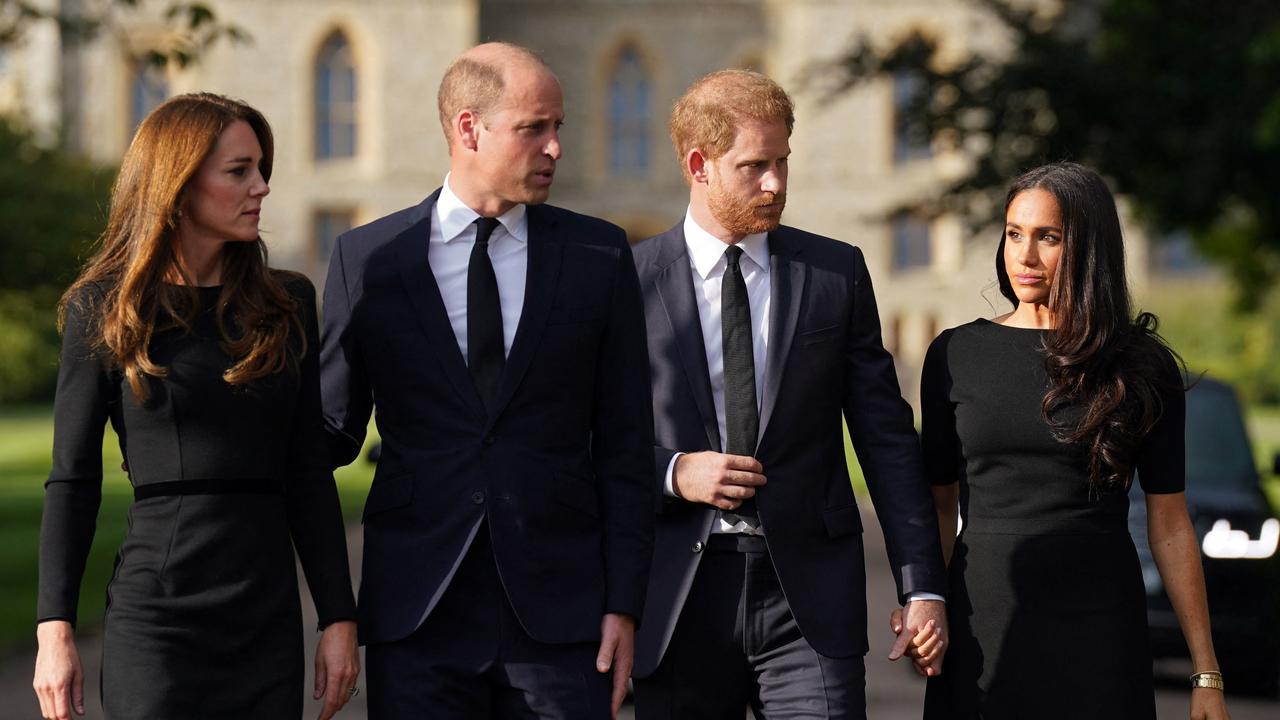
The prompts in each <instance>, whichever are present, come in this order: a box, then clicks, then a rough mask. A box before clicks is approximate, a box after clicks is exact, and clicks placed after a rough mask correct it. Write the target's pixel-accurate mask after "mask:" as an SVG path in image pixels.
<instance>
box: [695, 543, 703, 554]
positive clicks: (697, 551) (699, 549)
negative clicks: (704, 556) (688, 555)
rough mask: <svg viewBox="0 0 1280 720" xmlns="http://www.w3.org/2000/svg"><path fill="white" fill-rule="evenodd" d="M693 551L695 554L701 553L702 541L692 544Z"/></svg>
mask: <svg viewBox="0 0 1280 720" xmlns="http://www.w3.org/2000/svg"><path fill="white" fill-rule="evenodd" d="M693 551H694V552H696V553H700V552H702V541H701V540H699V541H698V542H696V543H694V544H693Z"/></svg>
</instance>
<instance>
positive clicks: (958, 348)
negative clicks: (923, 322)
mask: <svg viewBox="0 0 1280 720" xmlns="http://www.w3.org/2000/svg"><path fill="white" fill-rule="evenodd" d="M993 327H994V328H997V329H998V328H999V326H997V325H996V324H995V323H993V322H991V321H989V320H982V319H978V320H972V321H970V322H967V323H964V324H963V325H957V326H955V327H951V328H947V329H946V330H943V331H942V332H940V333H938V337H936V338H934V339H933V342H931V343H929V349H928V350H927V351H926V352H925V362H930V361H932V362H935V363H936V362H944V361H949V360H950V359H951V358H952V356H953V354H954V353H956V352H962V353H963V352H966V351H977V348H978V347H979V346H981V345H983V344H984V342H985V340H984V338H986V337H987V336H988V335H989V334H990V332H991V329H992V328H993Z"/></svg>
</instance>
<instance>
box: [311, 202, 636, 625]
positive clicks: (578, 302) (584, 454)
mask: <svg viewBox="0 0 1280 720" xmlns="http://www.w3.org/2000/svg"><path fill="white" fill-rule="evenodd" d="M438 195H439V191H438V190H437V191H436V193H434V194H432V195H431V196H430V197H428V198H427V199H426V200H425V201H423V202H422V203H421V204H420V205H418V206H416V207H412V208H409V209H406V210H402V211H400V212H397V213H395V214H393V215H389V216H387V217H385V218H382V219H380V220H378V221H375V222H373V223H371V224H369V225H365V226H363V227H359V228H356V229H354V230H351V231H350V232H347V233H345V234H343V235H342V236H341V237H340V238H338V241H337V244H336V246H335V248H334V251H333V257H332V259H331V261H330V264H329V277H328V281H327V284H326V286H325V304H324V339H323V347H322V349H321V383H322V386H323V396H324V409H325V422H326V425H327V426H328V429H329V431H330V434H331V437H332V443H331V447H330V452H331V455H332V460H333V462H334V464H335V465H345V464H347V463H349V462H351V461H352V460H353V459H354V458H355V457H356V456H357V455H358V454H359V451H360V446H361V444H362V442H363V440H364V436H365V428H366V426H367V425H368V422H369V416H370V412H371V411H372V410H373V408H374V407H375V406H376V407H377V424H378V431H379V433H380V434H381V436H382V455H381V457H380V458H379V461H378V468H377V472H376V473H375V475H374V479H373V486H372V488H371V489H370V491H369V497H368V500H367V502H366V505H365V510H364V566H363V572H362V579H361V584H360V596H359V608H360V632H361V640H362V641H363V642H366V643H369V642H373V643H380V642H390V641H394V640H398V639H401V638H404V637H406V636H408V635H409V634H411V633H412V632H413V631H414V630H415V629H416V628H417V627H418V626H419V625H420V624H421V622H422V621H423V619H425V617H426V615H427V613H428V612H429V610H430V608H431V607H432V606H433V605H434V603H435V601H436V600H437V599H438V598H439V596H440V594H441V593H442V592H443V591H444V589H445V587H446V585H447V583H448V580H449V578H450V577H451V574H452V572H453V569H454V568H455V567H456V565H457V563H458V562H460V559H461V557H462V555H463V553H465V552H466V549H467V547H468V546H469V543H470V540H471V536H472V531H473V529H474V528H475V527H476V526H477V525H478V523H479V522H480V520H481V519H482V518H483V517H486V516H487V519H488V526H489V529H490V533H491V535H492V542H493V550H494V556H495V560H496V562H497V566H498V571H499V574H500V576H501V578H502V584H503V587H504V588H505V589H506V591H507V595H508V597H509V599H510V601H511V605H512V607H513V609H514V610H515V613H516V615H517V617H519V619H520V621H521V623H522V624H523V626H524V628H525V630H526V631H527V632H528V633H529V634H530V635H531V636H532V637H533V638H535V639H537V640H540V641H543V642H553V643H565V642H586V641H592V640H596V639H598V638H599V636H600V617H601V615H602V614H603V613H606V612H618V613H626V614H629V615H632V616H634V617H636V618H637V619H638V618H639V617H640V615H641V611H642V608H643V602H644V597H645V584H646V578H647V573H648V567H649V562H650V556H651V552H652V542H653V526H654V514H655V507H656V505H657V494H656V492H655V489H654V487H653V451H652V447H653V433H652V427H653V423H652V415H651V404H650V397H649V376H648V373H649V369H648V362H647V357H646V354H645V331H644V318H643V313H642V308H641V300H640V293H639V289H638V287H637V283H636V274H635V267H634V262H633V260H632V255H631V250H630V247H629V246H628V244H627V241H626V237H625V235H624V234H623V232H622V230H621V229H619V228H617V227H615V226H613V225H610V224H608V223H606V222H604V221H601V220H597V219H594V218H590V217H586V216H583V215H578V214H575V213H571V212H568V211H566V210H561V209H559V208H554V207H550V206H547V205H537V206H530V207H529V208H528V223H529V238H528V241H529V250H528V252H529V257H528V275H527V278H528V279H527V283H526V292H525V298H524V307H523V310H522V314H521V318H520V324H519V326H518V328H517V331H516V335H515V340H514V342H513V344H512V347H511V350H510V353H509V354H508V358H507V363H506V367H505V371H504V375H503V378H502V383H501V390H500V392H499V400H498V408H497V410H496V411H495V414H494V416H493V417H489V416H488V415H487V414H486V412H485V408H484V404H483V403H482V401H481V399H480V395H479V394H478V392H477V391H476V389H475V386H474V384H473V383H472V381H471V377H470V375H469V373H468V371H467V367H466V361H465V360H464V358H463V356H462V353H461V351H460V350H459V348H458V342H457V340H456V338H455V336H454V334H453V330H452V328H451V327H450V325H449V321H448V318H447V316H446V313H445V308H444V303H443V300H442V299H441V297H440V291H439V289H438V288H437V286H436V282H435V276H434V275H433V274H432V271H431V266H430V264H429V262H428V256H427V249H428V241H429V236H430V223H431V219H432V215H433V213H432V208H433V207H434V205H435V201H436V198H437V196H438Z"/></svg>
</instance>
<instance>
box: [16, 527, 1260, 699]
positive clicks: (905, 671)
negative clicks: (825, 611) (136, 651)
mask: <svg viewBox="0 0 1280 720" xmlns="http://www.w3.org/2000/svg"><path fill="white" fill-rule="evenodd" d="M867 504H869V503H867ZM863 526H864V527H865V528H866V538H865V539H866V545H867V573H868V588H867V601H868V604H869V611H870V617H871V620H870V622H871V628H870V639H871V653H870V654H869V655H868V656H867V708H868V717H870V718H871V719H872V720H915V719H916V718H919V717H920V707H921V697H922V695H923V689H924V685H923V683H922V682H920V678H918V677H917V676H916V675H915V674H914V673H913V672H911V670H910V668H909V667H905V666H901V665H895V664H893V663H890V662H888V661H887V660H884V657H885V656H886V655H887V654H888V653H889V648H890V646H891V645H892V643H891V642H890V641H891V639H892V638H891V637H890V635H889V632H888V630H887V629H886V624H887V622H888V617H889V611H890V609H891V608H892V604H893V603H894V602H895V600H894V590H893V580H892V577H891V576H890V574H889V567H888V562H887V560H886V559H885V554H884V538H883V537H882V536H881V534H880V525H879V523H878V522H877V521H876V520H875V516H874V514H873V513H872V512H870V511H864V517H863ZM347 539H348V545H349V548H350V552H351V567H352V568H353V572H354V573H355V575H356V578H357V580H358V578H359V572H360V565H359V561H360V529H359V527H358V526H357V527H355V528H352V530H351V532H350V534H349V535H348V538H347ZM303 596H304V598H305V597H306V593H305V592H304V593H303ZM304 609H305V611H306V613H307V615H308V619H307V620H306V621H305V622H304V626H311V625H314V613H313V611H312V609H311V607H310V602H309V601H306V600H304ZM316 637H317V636H316V635H315V634H314V633H312V634H309V635H308V646H307V657H308V658H311V657H313V653H314V652H315V646H314V643H315V638H316ZM80 650H81V654H82V657H83V658H84V661H85V671H86V677H88V678H89V682H88V683H87V686H86V688H85V691H86V695H87V696H88V701H89V702H88V706H89V707H88V710H89V712H88V715H87V717H88V718H91V719H95V720H97V719H100V718H101V717H102V709H101V705H100V704H99V703H98V683H97V677H98V669H99V664H100V663H99V661H100V657H101V653H102V647H101V643H100V642H98V639H97V638H95V637H88V638H84V639H83V640H82V641H81V648H80ZM33 662H34V651H33V650H32V649H30V648H27V649H25V650H24V649H19V650H18V651H17V652H16V653H13V654H10V655H9V656H6V657H5V658H3V663H2V664H0V719H3V720H26V719H27V718H38V717H39V705H38V704H37V703H36V700H35V694H34V693H33V692H32V691H31V669H32V667H33ZM307 662H308V681H309V680H310V670H309V668H310V660H309V659H308V661H307ZM1188 695H1189V693H1188V692H1187V691H1185V690H1182V689H1180V687H1179V686H1178V685H1171V686H1170V687H1165V688H1162V689H1160V690H1159V691H1158V692H1157V705H1158V709H1159V716H1160V719H1161V720H1182V719H1183V718H1186V717H1187V698H1188ZM364 699H365V698H364V696H363V695H358V696H356V698H355V699H354V700H353V701H352V702H351V703H350V704H349V705H348V706H347V709H346V710H344V711H343V712H342V713H341V714H340V715H339V716H338V717H339V718H340V719H341V720H365V718H366V717H367V714H366V708H365V704H364ZM307 703H308V704H307V713H308V717H314V715H312V713H316V712H319V704H318V703H315V702H313V701H311V700H310V698H309V697H308V700H307ZM1230 703H1231V716H1232V718H1233V719H1234V720H1275V718H1277V717H1280V702H1276V701H1264V700H1258V699H1247V698H1240V697H1231V698H1230ZM744 715H746V713H745V711H744ZM621 717H622V718H625V720H632V718H633V715H632V713H631V708H630V707H629V706H628V707H625V708H623V713H622V715H621Z"/></svg>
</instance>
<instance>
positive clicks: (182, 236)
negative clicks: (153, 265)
mask: <svg viewBox="0 0 1280 720" xmlns="http://www.w3.org/2000/svg"><path fill="white" fill-rule="evenodd" d="M174 245H175V249H176V250H177V252H176V253H175V254H174V259H175V261H176V262H177V265H178V268H177V271H176V272H172V273H170V274H171V275H173V276H174V277H172V278H168V279H170V280H171V281H172V282H174V283H175V284H178V285H185V284H187V283H188V282H190V283H191V284H192V285H197V286H200V287H207V286H211V285H221V284H222V261H223V253H222V251H223V246H224V245H225V242H224V241H221V240H215V239H212V238H206V237H199V236H197V235H195V234H193V233H181V232H179V235H178V240H177V241H176V242H175V243H174Z"/></svg>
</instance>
